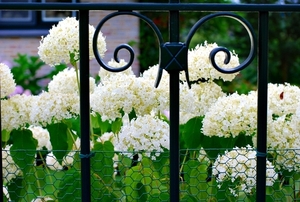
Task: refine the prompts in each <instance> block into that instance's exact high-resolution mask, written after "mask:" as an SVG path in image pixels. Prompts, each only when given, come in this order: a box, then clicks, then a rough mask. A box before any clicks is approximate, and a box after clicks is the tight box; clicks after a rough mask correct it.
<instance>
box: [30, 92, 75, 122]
mask: <svg viewBox="0 0 300 202" xmlns="http://www.w3.org/2000/svg"><path fill="white" fill-rule="evenodd" d="M32 106H33V107H32V109H31V112H30V119H28V120H30V124H32V125H41V126H45V125H46V124H50V123H53V122H54V123H56V122H59V121H61V120H63V119H68V118H72V117H75V116H77V115H78V114H79V97H78V95H77V94H74V93H71V94H63V93H49V92H43V93H41V94H40V95H39V96H36V97H35V99H34V100H33V102H32Z"/></svg>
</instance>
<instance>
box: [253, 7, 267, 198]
mask: <svg viewBox="0 0 300 202" xmlns="http://www.w3.org/2000/svg"><path fill="white" fill-rule="evenodd" d="M268 17H269V13H268V12H259V25H258V26H259V27H258V28H259V40H258V48H259V50H258V83H257V85H258V93H257V99H258V101H257V174H256V175H257V176H256V180H257V181H256V201H266V154H267V113H268V31H269V28H268V20H269V19H268Z"/></svg>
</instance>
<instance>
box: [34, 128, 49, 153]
mask: <svg viewBox="0 0 300 202" xmlns="http://www.w3.org/2000/svg"><path fill="white" fill-rule="evenodd" d="M28 129H29V130H31V132H32V137H33V138H35V139H36V140H37V141H38V145H37V148H36V149H37V150H42V149H43V147H45V148H47V150H48V151H51V150H52V145H51V142H50V135H49V132H48V130H47V129H44V128H42V127H41V126H32V125H31V126H29V128H28Z"/></svg>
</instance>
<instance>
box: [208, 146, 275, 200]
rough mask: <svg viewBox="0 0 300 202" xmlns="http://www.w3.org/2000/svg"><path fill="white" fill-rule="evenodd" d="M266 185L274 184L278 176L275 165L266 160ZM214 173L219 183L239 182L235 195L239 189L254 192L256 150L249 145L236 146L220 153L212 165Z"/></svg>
mask: <svg viewBox="0 0 300 202" xmlns="http://www.w3.org/2000/svg"><path fill="white" fill-rule="evenodd" d="M266 169H267V172H266V186H272V185H273V184H274V182H275V180H276V179H277V178H278V174H277V173H276V171H275V168H274V166H273V165H272V163H271V162H269V161H268V160H267V161H266ZM212 174H213V175H214V176H216V180H217V182H218V183H219V184H222V183H223V182H224V181H231V182H232V183H234V182H238V184H237V186H236V187H235V188H233V190H232V193H233V194H234V195H235V194H237V193H238V191H243V192H245V193H247V194H251V193H253V189H255V187H256V151H255V150H254V149H253V148H252V147H251V146H249V145H247V147H241V148H238V147H235V148H233V150H232V151H225V154H224V155H221V156H220V155H219V156H218V158H217V159H216V161H215V162H214V164H213V167H212Z"/></svg>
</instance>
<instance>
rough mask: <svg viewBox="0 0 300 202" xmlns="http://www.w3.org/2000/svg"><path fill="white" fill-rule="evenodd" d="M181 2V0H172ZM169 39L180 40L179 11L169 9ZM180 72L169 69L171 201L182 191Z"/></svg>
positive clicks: (175, 199) (172, 0)
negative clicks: (180, 176)
mask: <svg viewBox="0 0 300 202" xmlns="http://www.w3.org/2000/svg"><path fill="white" fill-rule="evenodd" d="M169 2H170V3H179V2H180V1H179V0H170V1H169ZM169 39H170V42H171V43H172V42H179V11H178V10H176V11H169ZM179 72H180V70H177V69H175V70H172V71H169V75H170V201H172V202H176V201H179V199H180V197H179V193H180V189H179V186H180V181H179V180H180V179H179V172H180V171H179V167H180V151H179V150H180V146H179Z"/></svg>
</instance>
